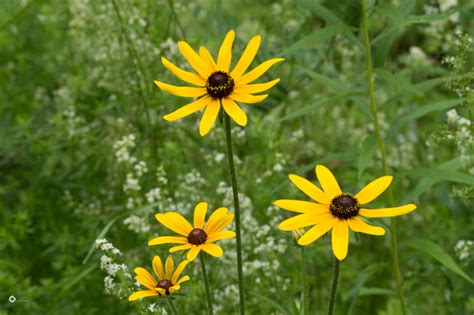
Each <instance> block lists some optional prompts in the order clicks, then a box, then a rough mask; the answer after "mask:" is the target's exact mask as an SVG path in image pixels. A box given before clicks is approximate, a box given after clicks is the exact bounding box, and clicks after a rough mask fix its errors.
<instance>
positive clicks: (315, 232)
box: [298, 216, 338, 245]
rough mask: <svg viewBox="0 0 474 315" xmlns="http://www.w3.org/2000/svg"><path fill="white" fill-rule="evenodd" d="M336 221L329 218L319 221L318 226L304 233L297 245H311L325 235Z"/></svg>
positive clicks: (333, 218)
mask: <svg viewBox="0 0 474 315" xmlns="http://www.w3.org/2000/svg"><path fill="white" fill-rule="evenodd" d="M337 220H338V219H337V218H335V217H333V216H330V217H329V218H327V219H325V220H324V221H321V222H320V223H319V224H317V225H315V226H313V227H312V228H311V229H309V230H308V231H307V232H306V233H304V234H303V236H301V237H300V238H299V239H298V244H300V245H309V244H311V243H313V242H314V241H316V240H317V239H318V238H320V237H321V236H323V235H324V234H326V232H327V231H329V230H330V229H331V228H332V227H333V226H334V224H336V222H337Z"/></svg>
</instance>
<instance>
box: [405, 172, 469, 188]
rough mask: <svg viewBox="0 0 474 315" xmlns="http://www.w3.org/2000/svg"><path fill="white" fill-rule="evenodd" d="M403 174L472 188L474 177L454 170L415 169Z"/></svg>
mask: <svg viewBox="0 0 474 315" xmlns="http://www.w3.org/2000/svg"><path fill="white" fill-rule="evenodd" d="M403 173H405V174H407V175H408V176H412V177H422V178H432V179H437V180H438V181H441V180H445V181H449V182H455V183H460V184H466V185H471V186H474V176H472V175H469V174H463V173H461V172H458V171H456V170H454V169H439V168H415V169H412V170H409V171H405V172H403Z"/></svg>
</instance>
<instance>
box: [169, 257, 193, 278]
mask: <svg viewBox="0 0 474 315" xmlns="http://www.w3.org/2000/svg"><path fill="white" fill-rule="evenodd" d="M188 264H189V260H183V261H182V262H181V263H180V264H179V265H178V267H177V268H176V270H175V271H174V272H173V277H172V278H171V283H176V280H178V278H179V276H180V275H181V273H182V272H183V270H184V268H186V266H187V265H188Z"/></svg>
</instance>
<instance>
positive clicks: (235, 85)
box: [155, 30, 284, 136]
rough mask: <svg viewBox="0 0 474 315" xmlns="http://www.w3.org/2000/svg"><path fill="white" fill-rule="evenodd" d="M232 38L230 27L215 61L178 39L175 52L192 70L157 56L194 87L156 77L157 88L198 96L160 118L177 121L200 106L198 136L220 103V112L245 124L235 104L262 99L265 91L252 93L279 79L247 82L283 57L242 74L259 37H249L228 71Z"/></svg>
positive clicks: (211, 121)
mask: <svg viewBox="0 0 474 315" xmlns="http://www.w3.org/2000/svg"><path fill="white" fill-rule="evenodd" d="M234 39H235V32H234V30H231V31H229V32H228V33H227V35H226V36H225V38H224V41H223V43H222V45H221V47H220V49H219V54H218V56H217V61H215V60H214V58H213V57H212V55H211V54H210V52H209V51H208V50H207V49H206V48H205V47H203V46H201V47H200V48H199V53H196V52H195V51H194V50H193V49H192V48H191V46H190V45H189V44H188V43H186V42H184V41H180V42H178V49H179V51H180V52H181V54H182V55H183V56H184V58H185V59H186V60H187V62H188V63H189V64H190V65H191V67H192V68H193V69H194V70H195V72H189V71H185V70H183V69H180V68H178V67H177V66H175V65H174V64H172V63H171V62H170V61H169V60H168V59H166V58H165V57H162V58H161V61H162V63H163V65H164V66H165V68H166V69H168V70H169V71H170V72H171V73H173V74H174V75H175V76H176V77H178V78H179V79H181V80H183V81H185V82H187V83H190V84H192V85H194V87H188V86H174V85H170V84H167V83H164V82H161V81H157V80H156V81H155V84H156V85H157V86H158V87H159V88H160V89H161V90H163V91H166V92H168V93H171V94H174V95H177V96H181V97H189V98H195V97H197V98H198V99H197V100H195V101H194V102H192V103H190V104H188V105H185V106H183V107H181V108H179V109H178V110H176V111H174V112H172V113H170V114H168V115H165V116H164V117H163V118H164V119H165V120H167V121H174V120H178V119H181V118H183V117H186V116H188V115H190V114H192V113H194V112H196V111H198V110H201V109H203V108H204V114H203V115H202V118H201V122H200V124H199V133H200V135H201V136H205V135H206V134H207V133H209V131H210V130H211V128H212V126H213V125H214V122H215V120H216V118H217V115H218V114H219V111H220V108H221V104H222V107H223V108H224V111H225V112H226V113H227V114H228V115H229V116H230V117H231V118H232V119H233V120H234V121H235V122H236V123H237V124H238V125H240V126H245V125H246V124H247V115H246V114H245V112H244V111H243V110H242V108H240V106H239V104H238V103H246V104H254V103H259V102H261V101H263V100H264V99H265V98H266V97H267V96H268V94H263V95H254V94H256V93H261V92H264V91H266V90H268V89H270V88H272V87H273V86H274V85H275V84H277V83H278V82H279V81H280V79H275V80H272V81H270V82H266V83H256V84H251V83H252V82H253V81H255V80H256V79H258V78H259V77H260V76H262V75H263V74H264V73H265V72H266V71H267V70H268V69H269V68H270V67H271V66H273V65H274V64H276V63H278V62H281V61H283V60H284V59H283V58H273V59H269V60H267V61H265V62H263V63H262V64H260V65H259V66H257V67H255V68H254V69H252V70H251V71H249V72H247V73H245V72H246V71H247V69H248V67H249V66H250V64H251V63H252V61H253V59H254V58H255V55H256V54H257V51H258V49H259V47H260V42H261V38H260V36H258V35H257V36H254V37H253V38H252V39H251V40H250V42H249V43H248V45H247V47H246V48H245V50H244V52H243V54H242V56H241V57H240V59H239V61H238V62H237V64H236V65H235V67H234V68H233V69H232V71H231V70H230V66H231V61H232V45H233V43H234Z"/></svg>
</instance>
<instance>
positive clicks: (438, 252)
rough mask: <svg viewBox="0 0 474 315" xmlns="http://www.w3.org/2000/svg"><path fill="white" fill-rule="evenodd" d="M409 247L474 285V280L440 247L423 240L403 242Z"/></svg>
mask: <svg viewBox="0 0 474 315" xmlns="http://www.w3.org/2000/svg"><path fill="white" fill-rule="evenodd" d="M404 244H406V245H407V246H409V247H412V248H415V249H417V250H419V251H421V252H423V253H425V254H428V255H430V256H431V257H433V258H434V259H436V260H437V261H439V262H440V263H441V264H442V265H443V266H445V267H446V268H448V269H449V270H451V271H452V272H454V273H455V274H457V275H459V276H461V277H463V278H464V279H466V280H467V281H469V282H470V283H474V280H472V278H471V277H469V276H468V275H467V274H466V273H465V272H464V271H463V270H462V269H461V268H460V267H459V266H458V265H457V264H456V262H455V261H454V259H453V258H451V256H450V255H448V254H447V253H446V252H445V251H444V250H443V249H442V248H441V247H439V246H438V245H437V244H435V243H433V242H432V241H428V240H424V239H413V240H409V241H406V242H404Z"/></svg>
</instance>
